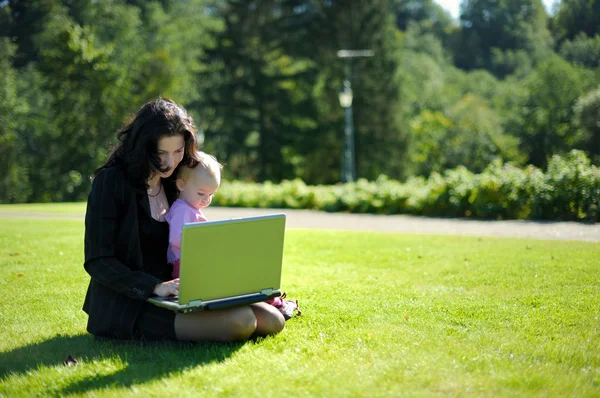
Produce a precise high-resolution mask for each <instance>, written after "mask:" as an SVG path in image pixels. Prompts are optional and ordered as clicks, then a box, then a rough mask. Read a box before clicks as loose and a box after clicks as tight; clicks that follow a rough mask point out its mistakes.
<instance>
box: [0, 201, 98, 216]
mask: <svg viewBox="0 0 600 398" xmlns="http://www.w3.org/2000/svg"><path fill="white" fill-rule="evenodd" d="M85 206H86V203H85V202H77V203H25V204H18V205H6V204H0V213H13V214H14V213H33V214H58V215H81V216H83V215H84V214H85Z"/></svg>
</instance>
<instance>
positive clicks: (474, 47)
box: [454, 0, 551, 77]
mask: <svg viewBox="0 0 600 398" xmlns="http://www.w3.org/2000/svg"><path fill="white" fill-rule="evenodd" d="M546 19H547V14H546V11H545V9H544V6H543V5H542V2H541V0H507V1H497V0H463V2H462V3H461V15H460V23H461V28H462V29H461V32H460V37H459V38H458V39H457V40H456V45H457V47H456V48H454V55H455V62H456V65H457V66H459V67H460V68H464V69H474V68H485V69H488V70H490V71H492V72H493V73H494V74H495V75H496V76H499V77H504V76H506V75H509V74H511V73H513V72H514V71H516V70H518V69H521V68H524V67H525V68H526V66H527V64H528V63H529V59H531V63H532V64H535V63H536V62H537V61H539V60H541V59H543V58H544V57H545V56H546V55H547V54H548V52H549V50H550V48H551V37H550V33H549V31H548V29H547V28H546Z"/></svg>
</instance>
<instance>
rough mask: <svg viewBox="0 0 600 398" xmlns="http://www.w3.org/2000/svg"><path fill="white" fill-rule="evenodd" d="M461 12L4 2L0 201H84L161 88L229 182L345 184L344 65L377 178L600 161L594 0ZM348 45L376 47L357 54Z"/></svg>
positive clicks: (365, 157)
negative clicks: (575, 153)
mask: <svg viewBox="0 0 600 398" xmlns="http://www.w3.org/2000/svg"><path fill="white" fill-rule="evenodd" d="M460 13H461V15H460V20H459V21H454V20H452V18H451V17H450V16H449V15H448V14H447V13H446V12H445V11H444V10H443V9H441V8H440V7H439V6H438V5H437V4H435V3H434V2H433V1H431V0H420V1H415V0H354V1H339V0H306V1H301V0H260V1H259V0H161V1H145V0H144V1H142V0H120V1H118V0H102V1H92V0H64V1H55V0H39V1H27V0H0V169H1V170H2V171H3V172H2V173H1V174H0V202H4V203H12V202H45V201H78V200H83V199H85V197H86V195H87V193H88V191H89V184H90V181H89V178H88V177H89V175H90V173H91V172H92V171H93V170H94V169H95V168H96V167H98V166H99V165H100V164H101V163H102V161H103V160H104V159H105V156H106V152H107V149H108V148H109V147H110V146H111V145H112V144H114V137H115V131H116V130H117V129H118V127H119V126H120V124H121V122H122V121H123V119H124V118H125V117H126V116H127V115H129V114H131V113H132V112H135V111H136V109H138V108H139V106H140V105H141V104H143V103H144V102H146V101H149V100H152V99H155V98H157V97H158V96H167V97H171V98H173V99H175V100H176V101H178V102H180V103H182V104H183V105H184V106H185V107H186V108H187V109H188V111H189V112H190V113H191V114H193V116H194V118H195V120H196V122H197V125H198V127H199V128H200V134H199V136H200V138H201V140H203V142H204V144H203V148H204V149H205V150H206V151H208V152H211V153H213V154H215V155H216V156H217V157H218V158H219V159H220V160H221V161H222V162H224V163H225V164H226V167H225V177H226V178H227V179H229V180H240V181H248V182H264V181H273V182H275V183H277V182H280V181H282V180H293V179H300V180H302V181H304V183H306V184H308V185H323V184H333V183H336V182H337V181H339V179H340V164H341V158H342V150H343V110H342V108H341V107H340V105H339V103H338V98H337V94H338V91H339V89H340V87H341V85H342V81H343V79H344V77H345V76H346V74H347V73H348V72H349V71H348V70H347V68H348V67H349V69H350V70H351V75H352V84H353V91H354V105H353V106H354V124H355V132H356V163H357V175H358V177H360V178H364V179H365V180H368V181H384V180H385V181H388V179H389V180H399V181H405V182H407V181H417V180H415V178H418V177H419V176H424V177H428V176H430V174H431V173H434V172H435V173H440V174H433V175H432V177H431V178H430V179H422V181H424V182H422V184H425V185H426V184H427V183H428V182H427V181H435V178H439V175H442V174H443V173H444V172H445V171H446V170H468V171H469V172H470V173H474V175H479V174H480V173H482V172H483V171H484V170H489V167H494V166H493V165H495V164H498V163H497V162H498V161H502V162H503V164H506V163H510V164H512V165H514V166H517V167H520V168H521V169H522V170H523V172H524V173H525V172H526V170H532V169H527V168H526V166H527V165H531V166H534V167H535V168H536V169H537V168H539V169H540V170H545V169H546V168H547V165H548V161H549V159H551V157H552V155H565V154H567V153H569V152H570V151H571V150H573V149H579V150H581V151H583V153H585V155H583V153H582V156H584V157H585V156H587V158H586V159H589V160H591V163H592V164H596V165H597V164H599V162H600V0H563V1H561V2H560V3H559V4H558V5H557V9H556V10H555V12H554V13H553V14H552V15H548V13H547V12H546V10H545V9H544V7H543V5H542V3H541V0H507V1H495V0H462V2H461V11H460ZM340 49H371V50H373V51H374V52H375V56H374V57H371V58H362V59H354V60H353V61H352V63H351V64H350V65H348V64H347V63H345V62H344V61H343V60H342V59H340V58H338V57H337V56H336V53H337V51H338V50H340ZM565 159H568V158H565ZM495 162H496V163H495ZM458 166H464V168H465V169H462V168H459V169H457V167H458ZM588 168H589V170H592V173H595V175H597V174H598V169H597V168H594V167H592V166H589V165H588ZM494 170H496V169H494ZM498 170H507V169H506V168H500V169H498ZM510 170H512V169H510ZM464 172H465V173H466V172H467V171H464ZM488 173H489V171H488ZM382 175H383V176H387V177H380V176H382ZM386 178H387V179H386ZM363 183H364V182H363ZM521 194H525V191H524V192H522V193H521ZM523 200H524V198H523ZM432 206H434V207H435V206H437V205H432ZM438 207H439V206H438ZM532 211H533V210H532ZM457 214H462V215H465V214H466V213H465V212H462V213H460V212H459V213H457ZM466 215H468V214H466ZM502 217H504V216H502ZM575 218H582V217H575ZM583 218H589V217H588V216H585V217H583ZM592 218H593V217H592Z"/></svg>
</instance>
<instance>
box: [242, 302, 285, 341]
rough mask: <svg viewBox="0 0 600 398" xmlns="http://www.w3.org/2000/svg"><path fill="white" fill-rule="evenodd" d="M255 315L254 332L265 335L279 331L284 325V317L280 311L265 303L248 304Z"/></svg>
mask: <svg viewBox="0 0 600 398" xmlns="http://www.w3.org/2000/svg"><path fill="white" fill-rule="evenodd" d="M250 308H252V312H254V316H255V317H256V334H257V335H259V336H265V335H268V334H275V333H279V332H281V331H282V330H283V327H284V326H285V318H284V317H283V314H281V312H280V311H279V310H278V309H277V308H275V307H273V306H272V305H269V304H267V303H255V304H250Z"/></svg>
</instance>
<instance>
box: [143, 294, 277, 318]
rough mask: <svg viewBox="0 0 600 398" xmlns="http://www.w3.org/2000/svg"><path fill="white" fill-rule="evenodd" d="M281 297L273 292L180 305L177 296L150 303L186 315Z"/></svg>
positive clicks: (158, 299)
mask: <svg viewBox="0 0 600 398" xmlns="http://www.w3.org/2000/svg"><path fill="white" fill-rule="evenodd" d="M279 296H281V291H280V290H273V291H272V292H270V294H262V293H255V294H247V295H243V296H238V297H230V298H226V299H218V300H209V301H200V300H198V301H192V302H191V303H189V304H179V302H178V301H177V300H178V299H177V296H169V297H158V296H156V297H150V298H149V299H148V302H150V303H152V304H154V305H156V306H158V307H162V308H166V309H168V310H171V311H175V312H179V313H182V314H186V313H189V312H198V311H215V310H222V309H225V308H232V307H239V306H242V305H248V304H253V303H258V302H261V301H267V300H270V299H272V298H275V297H279Z"/></svg>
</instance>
